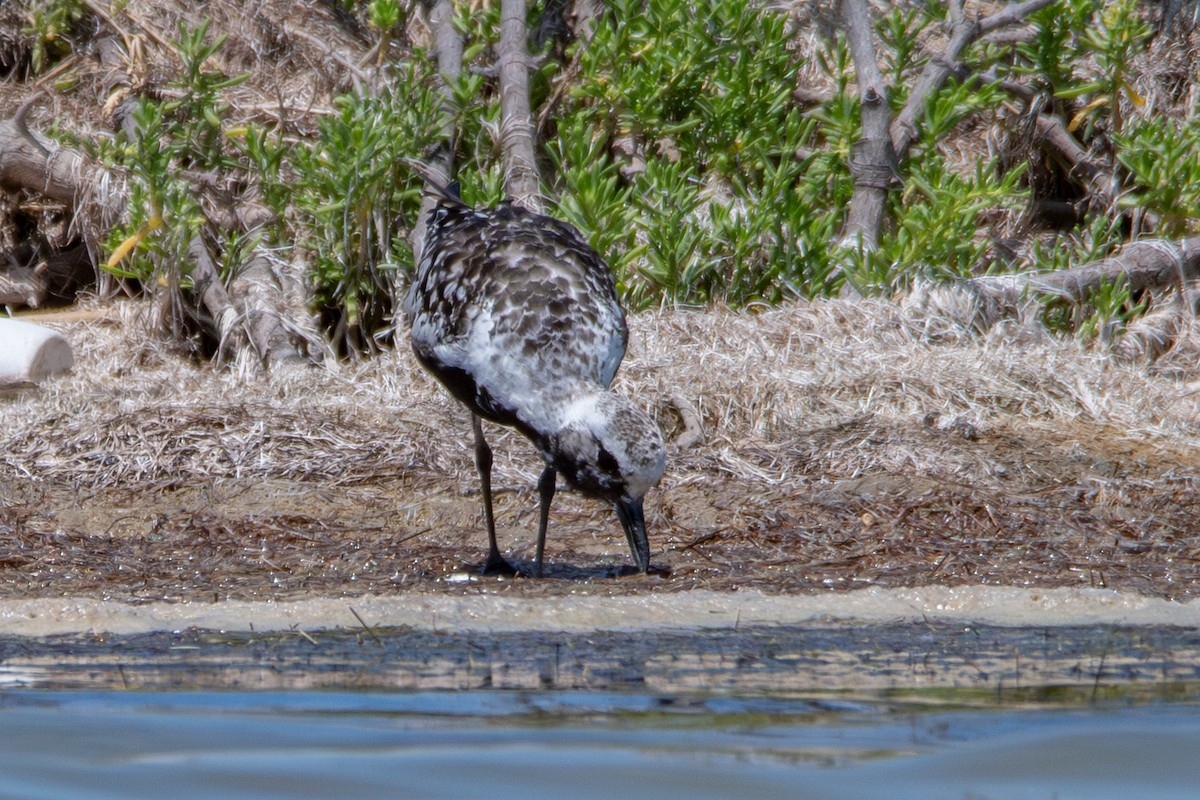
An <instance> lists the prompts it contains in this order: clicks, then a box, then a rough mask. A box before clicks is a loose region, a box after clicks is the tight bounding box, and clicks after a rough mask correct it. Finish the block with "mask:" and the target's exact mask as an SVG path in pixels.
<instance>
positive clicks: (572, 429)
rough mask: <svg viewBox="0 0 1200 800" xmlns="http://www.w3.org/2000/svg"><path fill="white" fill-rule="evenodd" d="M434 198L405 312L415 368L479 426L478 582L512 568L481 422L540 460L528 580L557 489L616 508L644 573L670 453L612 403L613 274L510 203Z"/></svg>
mask: <svg viewBox="0 0 1200 800" xmlns="http://www.w3.org/2000/svg"><path fill="white" fill-rule="evenodd" d="M427 181H429V178H428V176H427ZM429 184H430V185H436V184H433V182H432V181H429ZM435 191H436V189H435ZM438 194H439V195H440V197H439V199H438V201H437V205H436V206H435V207H434V208H433V210H432V211H431V212H430V214H429V217H428V225H427V230H426V234H425V247H424V251H423V253H422V256H421V261H420V263H419V264H418V265H417V274H416V276H415V278H414V280H413V284H412V288H411V289H410V290H409V293H408V297H407V299H406V301H405V310H406V311H407V313H408V319H409V323H410V325H411V335H412V345H413V352H415V353H416V355H417V359H418V360H419V361H420V362H421V363H422V365H424V367H425V368H426V369H428V370H429V371H430V372H431V373H433V375H434V376H435V377H436V378H437V379H438V380H439V381H441V382H442V384H443V385H445V387H446V388H447V389H449V390H450V392H451V393H452V394H453V395H454V396H455V397H456V398H458V400H459V401H461V402H462V403H463V404H464V405H466V406H467V407H468V408H469V409H471V411H472V412H473V413H474V415H475V416H474V417H473V418H472V426H473V430H474V433H475V465H476V468H477V469H478V470H479V478H480V484H481V488H482V489H483V499H484V518H485V521H486V524H487V529H488V558H487V562H486V563H485V565H484V571H485V572H487V571H498V572H502V573H503V572H511V571H512V570H513V567H512V565H510V564H508V563H507V562H506V561H505V560H504V558H503V557H502V556H501V555H500V552H499V548H498V547H497V544H496V528H495V519H494V514H493V510H492V499H491V488H490V487H491V463H492V454H491V449H490V448H489V447H488V445H487V442H486V441H485V438H484V434H483V429H482V427H481V426H480V425H479V419H480V418H483V419H489V420H492V421H493V422H498V423H500V424H502V425H511V426H513V427H515V428H517V429H518V430H519V431H521V432H522V433H524V434H525V435H526V436H528V437H529V438H530V439H531V440H532V441H533V443H534V445H536V446H537V448H538V450H539V451H541V454H542V457H543V458H544V459H545V460H546V468H545V469H544V470H543V471H542V477H541V478H540V479H539V481H538V493H539V495H540V498H541V502H540V504H539V515H538V540H537V555H536V556H535V558H534V568H533V574H534V575H540V574H541V571H542V555H543V549H544V547H545V541H546V527H547V520H548V519H549V512H550V503H551V500H552V498H553V497H554V492H555V483H556V481H557V477H558V476H559V475H561V476H562V477H563V478H564V479H565V480H566V481H567V483H568V484H569V485H571V486H572V487H574V488H575V489H577V490H579V491H581V492H583V493H584V494H587V495H590V496H592V497H596V498H600V499H604V500H608V501H610V502H612V503H613V507H614V510H615V511H616V512H617V518H618V519H619V520H620V522H621V527H622V528H624V530H625V538H626V540H627V541H628V543H629V548H630V552H631V553H632V554H633V558H634V561H635V563H636V564H637V566H638V569H640V570H641V571H642V572H646V571H647V570H648V569H649V568H650V544H649V540H648V538H647V535H646V526H645V517H644V512H643V504H642V499H643V498H644V497H645V495H646V493H647V492H648V491H649V490H650V489H651V488H652V487H653V486H655V485H656V484H657V483H658V482H659V480H660V479H661V478H662V474H663V470H664V469H665V466H666V448H665V447H664V445H663V440H662V433H661V432H660V431H659V429H658V426H657V425H656V424H655V423H654V421H653V420H652V419H650V417H649V416H647V414H646V413H645V412H644V411H642V410H641V409H639V408H638V407H637V406H635V405H634V404H633V403H632V402H630V400H629V399H628V398H626V397H622V396H621V395H619V394H616V393H615V392H612V391H611V390H610V389H609V385H610V384H611V383H612V380H613V376H615V375H616V373H617V368H618V367H619V366H620V365H621V359H622V358H623V357H624V356H625V344H626V341H627V339H628V332H627V330H626V327H625V314H624V312H623V311H622V310H621V306H620V304H619V303H618V302H617V290H616V286H615V285H614V283H613V277H612V273H611V272H610V271H609V269H608V266H607V265H605V263H604V261H603V260H602V259H601V258H600V257H599V256H598V255H596V253H595V252H594V251H593V250H592V249H591V248H590V247H588V245H587V243H586V242H585V241H584V240H583V237H581V236H580V235H579V233H578V232H577V231H575V229H573V228H572V227H570V226H569V225H566V224H564V223H562V222H558V221H557V220H554V219H551V218H550V217H546V216H542V215H540V214H534V213H532V212H530V211H527V210H526V209H524V208H522V207H521V206H519V205H516V204H513V203H504V204H502V205H501V206H500V207H499V208H496V209H494V210H481V211H477V210H475V209H472V208H469V207H468V206H466V205H464V204H463V203H462V201H461V200H459V199H458V198H457V197H456V196H455V195H454V194H453V193H452V192H450V191H440V192H438Z"/></svg>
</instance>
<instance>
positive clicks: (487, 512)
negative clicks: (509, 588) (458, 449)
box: [471, 414, 517, 575]
mask: <svg viewBox="0 0 1200 800" xmlns="http://www.w3.org/2000/svg"><path fill="white" fill-rule="evenodd" d="M471 430H473V431H474V432H475V468H476V469H478V470H479V483H480V485H481V486H482V487H483V520H484V522H485V523H486V524H487V532H488V557H487V563H485V564H484V565H483V572H484V574H485V575H515V574H517V571H516V570H515V569H513V567H512V565H511V564H509V563H508V562H507V561H505V560H504V557H503V556H501V555H500V548H499V547H497V546H496V518H495V516H494V515H493V514H492V448H490V447H488V443H487V441H486V440H485V439H484V438H483V423H481V422H480V421H479V417H478V416H476V415H475V414H472V415H471Z"/></svg>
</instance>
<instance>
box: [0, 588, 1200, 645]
mask: <svg viewBox="0 0 1200 800" xmlns="http://www.w3.org/2000/svg"><path fill="white" fill-rule="evenodd" d="M352 609H353V610H352ZM355 612H357V614H358V616H359V617H361V618H362V620H363V621H364V622H366V624H368V625H370V626H372V627H380V628H384V627H404V628H411V629H416V630H425V631H451V632H454V633H463V632H470V631H478V632H511V631H538V632H546V631H565V632H576V633H577V632H586V631H591V630H598V631H655V630H688V629H692V630H701V629H734V628H737V627H739V626H750V625H755V626H761V625H798V624H812V623H815V622H831V623H832V622H855V621H859V622H864V623H876V624H877V623H884V624H887V623H905V622H919V621H922V620H929V621H940V622H947V621H948V622H961V623H977V624H988V625H1013V626H1064V625H1178V626H1188V627H1198V626H1200V603H1197V602H1195V601H1190V602H1183V603H1181V602H1175V601H1170V600H1163V599H1160V598H1154V597H1147V596H1144V595H1138V594H1133V593H1123V592H1116V591H1109V590H1103V589H1017V588H1009V587H945V586H929V587H923V588H906V589H882V588H869V589H863V590H860V591H854V592H848V593H839V594H834V593H830V594H825V595H808V596H779V595H767V594H763V593H760V592H758V591H753V590H751V591H741V592H711V591H705V590H697V591H691V592H677V593H672V594H661V595H658V594H641V595H631V596H594V595H588V594H585V593H582V592H581V593H578V594H574V595H568V596H562V597H555V598H522V597H502V596H496V595H494V594H488V593H481V594H476V595H457V596H455V595H446V594H408V595H393V596H387V597H378V596H369V595H368V596H363V597H357V598H320V597H317V598H311V599H305V600H299V601H294V602H242V601H226V602H218V603H202V602H195V601H189V602H182V603H147V604H140V605H130V604H126V603H120V602H113V601H104V600H96V599H90V598H38V599H29V600H5V601H2V602H0V629H2V630H3V632H4V633H6V634H9V635H20V636H50V635H56V634H65V633H87V632H94V633H112V634H134V633H146V632H152V631H172V630H182V629H186V628H202V629H210V630H221V631H259V632H266V631H280V630H289V629H300V630H306V631H316V630H322V629H336V628H357V627H361V626H362V622H360V621H359V619H358V618H356V617H355Z"/></svg>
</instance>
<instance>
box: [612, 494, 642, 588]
mask: <svg viewBox="0 0 1200 800" xmlns="http://www.w3.org/2000/svg"><path fill="white" fill-rule="evenodd" d="M617 517H618V518H619V519H620V520H621V527H622V528H624V529H625V539H626V541H628V542H629V549H630V551H632V552H633V560H634V563H636V564H637V568H638V571H640V572H642V573H646V572H649V571H650V540H649V539H648V538H647V537H646V520H645V517H644V516H643V515H642V498H640V497H637V498H633V497H622V498H621V499H620V500H618V501H617Z"/></svg>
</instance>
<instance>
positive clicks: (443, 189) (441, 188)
mask: <svg viewBox="0 0 1200 800" xmlns="http://www.w3.org/2000/svg"><path fill="white" fill-rule="evenodd" d="M404 164H405V165H406V166H407V167H408V168H409V169H411V170H412V171H413V172H415V173H417V174H418V175H420V176H421V177H422V178H424V179H425V191H426V192H428V193H429V194H432V195H434V196H436V197H438V198H439V199H442V200H449V201H450V202H452V203H457V204H459V205H466V204H465V203H463V199H462V197H461V196H460V195H459V190H460V187H459V184H458V181H451V180H450V178H449V176H447V175H446V174H445V173H443V172H442V170H441V168H440V167H438V166H435V165H433V164H428V163H426V162H424V161H418V160H417V159H415V158H406V159H404Z"/></svg>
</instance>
